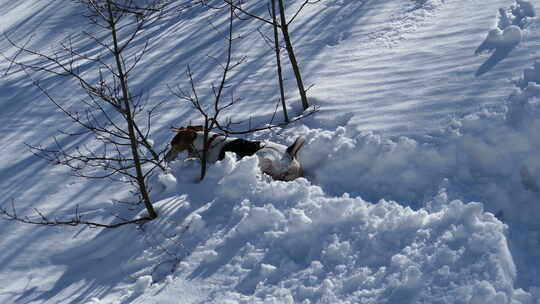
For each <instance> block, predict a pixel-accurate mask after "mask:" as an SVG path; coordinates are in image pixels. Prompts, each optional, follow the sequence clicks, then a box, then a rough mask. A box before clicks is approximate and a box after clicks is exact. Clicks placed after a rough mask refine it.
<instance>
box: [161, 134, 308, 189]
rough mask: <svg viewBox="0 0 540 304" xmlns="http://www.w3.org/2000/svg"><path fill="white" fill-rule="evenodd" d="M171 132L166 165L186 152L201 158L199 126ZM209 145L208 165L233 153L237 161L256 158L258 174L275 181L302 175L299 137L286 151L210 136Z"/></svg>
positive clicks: (201, 142)
mask: <svg viewBox="0 0 540 304" xmlns="http://www.w3.org/2000/svg"><path fill="white" fill-rule="evenodd" d="M172 130H173V131H175V132H177V134H176V135H175V136H174V138H173V139H172V141H171V149H170V150H169V152H168V153H167V154H166V155H165V160H166V161H168V162H170V161H173V160H174V159H176V158H177V156H178V153H180V152H182V151H188V157H192V158H199V159H200V158H202V152H203V149H204V132H203V131H204V128H203V127H202V126H187V127H181V128H173V129H172ZM208 144H209V148H208V153H207V161H208V162H209V163H213V162H216V161H218V160H222V159H223V158H224V157H225V152H233V153H235V154H236V155H237V157H239V158H242V157H245V156H251V155H257V156H258V158H259V166H260V167H261V171H263V172H264V173H266V174H268V175H270V176H271V177H272V178H274V179H276V180H286V181H290V180H293V179H295V178H298V177H300V176H302V175H303V170H302V166H301V164H300V162H299V161H298V159H297V154H298V151H299V150H300V148H301V147H302V146H303V144H304V138H303V137H301V136H300V137H298V138H297V139H296V141H295V142H294V144H292V145H291V146H289V147H285V146H283V145H280V144H276V143H272V142H264V143H263V142H260V141H249V140H245V139H241V138H232V137H227V136H224V135H222V134H218V133H213V132H210V133H209V134H208Z"/></svg>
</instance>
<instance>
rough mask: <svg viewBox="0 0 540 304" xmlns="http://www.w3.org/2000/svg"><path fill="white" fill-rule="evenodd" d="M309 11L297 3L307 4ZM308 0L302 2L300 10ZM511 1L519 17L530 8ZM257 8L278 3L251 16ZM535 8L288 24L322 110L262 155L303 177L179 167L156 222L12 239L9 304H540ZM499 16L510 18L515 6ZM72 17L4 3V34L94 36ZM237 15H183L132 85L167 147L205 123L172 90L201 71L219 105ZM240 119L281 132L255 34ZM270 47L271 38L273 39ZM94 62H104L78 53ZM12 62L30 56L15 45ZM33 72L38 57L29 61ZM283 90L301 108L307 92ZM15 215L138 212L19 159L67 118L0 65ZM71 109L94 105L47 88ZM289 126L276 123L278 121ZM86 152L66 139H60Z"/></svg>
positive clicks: (467, 6)
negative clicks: (288, 150)
mask: <svg viewBox="0 0 540 304" xmlns="http://www.w3.org/2000/svg"><path fill="white" fill-rule="evenodd" d="M292 2H294V3H293V4H292V5H293V7H294V5H298V4H299V3H301V2H302V1H296V2H295V1H292ZM295 3H296V4H295ZM512 5H514V6H515V5H518V9H516V8H515V7H514V9H513V10H512V9H511V6H512ZM247 7H248V8H249V9H250V10H252V11H254V12H258V13H264V12H265V10H266V7H265V6H261V5H260V4H259V2H257V1H248V6H247ZM534 7H537V8H538V7H540V1H538V0H531V1H521V0H520V1H518V3H516V2H514V1H512V0H491V1H470V0H414V1H413V0H323V1H321V2H319V3H317V4H315V5H311V6H307V7H306V10H305V12H304V13H303V14H302V15H300V16H298V18H297V19H296V20H295V21H294V22H293V23H292V24H291V29H292V34H293V39H294V43H295V46H296V48H297V51H298V58H299V61H300V64H301V66H302V70H303V72H304V77H305V81H306V84H307V85H313V87H312V88H310V90H309V91H308V93H309V96H310V98H311V101H312V102H313V103H315V104H317V105H318V106H319V107H320V108H319V111H318V113H316V114H315V115H313V116H311V117H309V118H307V119H305V120H302V121H300V122H298V123H295V124H293V125H291V126H288V127H287V128H284V129H279V130H272V131H265V132H258V133H256V134H253V135H251V136H250V138H252V139H269V140H273V141H276V142H279V143H283V144H291V143H292V142H293V141H294V139H295V138H296V137H297V136H298V135H303V136H304V137H305V138H306V144H305V146H304V148H302V150H301V151H300V160H301V162H302V163H303V165H304V168H305V174H306V178H300V179H297V180H295V181H292V182H282V181H272V180H270V179H269V177H267V176H263V175H261V173H260V171H259V169H258V166H257V162H258V159H257V158H255V157H248V158H244V159H241V160H236V159H235V158H234V157H232V155H228V156H227V157H226V158H225V159H224V160H223V161H221V162H218V163H216V164H215V165H213V166H211V167H210V168H209V172H208V176H207V178H206V179H205V180H204V181H203V182H201V183H196V182H194V181H195V180H196V176H197V173H198V164H197V162H194V161H182V160H178V161H175V162H173V163H171V164H170V166H171V168H170V169H171V170H170V172H169V173H168V174H162V175H160V176H156V177H155V179H154V180H153V181H152V188H153V192H152V197H153V199H154V201H155V206H156V209H157V210H158V213H159V214H160V216H159V217H158V218H157V219H156V220H154V221H152V222H150V223H147V224H145V225H144V226H143V227H142V228H141V227H136V226H130V227H123V228H119V229H115V230H102V229H91V228H85V227H75V228H65V227H63V228H60V227H43V226H28V225H23V224H19V223H15V222H11V221H3V220H2V221H1V224H2V225H0V236H1V237H0V248H1V249H2V250H0V303H94V304H96V303H100V304H103V303H228V304H232V303H351V304H353V303H516V304H517V303H522V304H533V303H534V304H538V303H540V262H539V261H540V221H538V218H539V217H540V201H539V200H538V198H539V193H540V185H539V181H538V177H540V155H539V154H538V151H539V149H540V133H539V132H538V131H537V130H538V128H539V127H540V104H539V100H540V99H539V97H540V58H539V57H540V31H539V30H540V19H537V18H536V16H534V15H536V14H538V13H539V11H538V9H536V11H535V9H534ZM501 8H502V10H501ZM80 9H81V8H80V7H78V6H77V5H76V4H75V3H74V2H68V1H36V0H19V1H10V0H0V20H2V21H1V23H0V31H2V32H3V33H6V34H7V35H8V36H9V37H10V38H11V39H13V40H14V41H17V42H21V43H25V42H26V41H27V39H29V38H31V40H30V42H29V43H28V46H30V47H32V48H36V49H40V50H43V51H47V50H49V49H50V47H52V46H54V45H55V43H58V42H59V41H61V40H62V39H63V38H64V37H65V36H66V35H68V34H76V33H80V32H81V31H82V30H84V29H85V28H86V26H87V23H86V21H85V19H84V18H82V17H81V15H80V14H81V13H80ZM210 22H211V23H212V24H213V25H214V26H215V27H217V28H223V27H224V26H225V24H226V12H222V11H207V10H206V9H203V8H200V7H194V8H192V9H190V10H188V11H186V12H184V13H182V14H175V13H171V14H168V15H166V16H165V18H164V19H162V20H161V21H160V22H159V23H157V24H155V25H153V26H152V27H151V28H149V29H148V30H147V31H146V32H145V33H144V35H143V36H142V37H141V39H140V40H138V41H137V42H136V43H137V44H138V45H142V44H143V43H144V42H145V40H146V39H148V38H149V39H150V42H151V43H150V48H149V52H148V54H147V57H145V59H144V60H143V61H142V62H141V65H142V66H141V68H140V69H139V71H138V73H137V74H135V76H133V78H132V81H133V83H132V89H133V90H135V91H136V92H144V93H145V94H147V96H148V97H149V100H151V101H152V102H158V101H161V100H167V101H168V102H167V103H166V104H165V105H164V107H162V108H161V110H160V113H159V120H156V122H155V129H154V132H153V134H152V138H153V140H154V142H155V143H156V145H157V146H159V147H160V148H163V147H165V146H166V145H167V143H168V142H169V141H170V139H171V136H172V133H171V132H170V131H169V127H170V126H171V125H176V126H179V125H185V124H188V123H190V122H192V123H198V122H200V119H199V118H198V116H197V113H195V111H193V110H192V109H190V108H189V107H187V106H186V105H185V104H182V103H180V102H178V101H177V100H176V97H174V96H173V95H172V93H171V91H170V90H169V88H168V87H170V86H175V85H181V86H187V85H189V83H188V82H187V77H186V75H185V70H186V67H187V65H188V64H190V66H191V68H192V70H193V71H194V72H195V80H196V82H197V83H198V84H199V86H200V88H201V91H200V93H201V100H211V98H210V96H211V94H212V92H211V90H210V87H211V86H210V84H211V82H212V81H214V79H216V76H217V75H218V74H219V72H220V70H219V68H218V66H217V64H216V63H215V61H214V60H212V59H209V57H208V55H210V56H214V57H218V58H219V57H220V56H221V55H223V50H224V43H225V42H224V40H223V39H222V37H221V34H220V33H219V32H216V31H215V30H214V27H213V26H211V25H210ZM238 25H239V26H237V29H238V32H237V33H238V34H241V35H242V39H239V40H237V41H235V56H244V55H245V56H247V60H246V62H245V63H244V64H242V65H240V66H239V67H238V69H237V70H236V71H235V74H234V75H233V78H232V80H231V84H233V85H234V86H235V93H236V94H237V95H238V96H240V97H242V102H241V103H240V104H239V105H236V106H235V107H234V109H233V110H232V111H230V112H229V113H227V115H229V116H230V117H232V118H235V119H239V118H245V117H250V116H251V117H252V118H253V121H254V122H255V123H261V122H265V121H266V120H267V119H268V118H269V117H271V115H272V113H273V110H274V105H275V102H276V101H277V99H278V96H279V91H278V89H277V86H276V85H275V82H276V80H275V66H274V61H273V60H274V59H273V53H272V50H271V49H269V48H268V46H267V45H266V43H265V42H264V40H263V39H262V38H261V36H260V35H259V33H258V31H257V28H258V27H260V26H261V23H260V22H258V21H256V20H252V19H248V20H245V21H238ZM260 30H261V31H262V32H265V33H271V28H269V27H267V26H263V27H261V28H260ZM78 43H79V45H80V46H81V47H82V48H83V49H85V50H87V51H89V52H92V51H93V50H96V49H97V46H96V45H94V44H92V43H90V42H88V41H78ZM0 52H1V53H2V54H4V55H6V56H15V55H16V50H15V49H14V48H13V47H11V46H10V44H9V43H8V42H7V41H6V40H5V39H2V40H1V41H0ZM20 59H28V58H24V56H21V57H20ZM287 72H288V74H287V79H286V85H287V95H288V96H287V97H288V100H289V103H290V104H291V109H290V110H291V111H293V112H295V113H298V106H297V105H296V103H298V100H297V95H296V90H295V88H294V77H293V76H292V75H291V74H290V71H288V70H287ZM0 73H1V75H2V76H1V78H0V104H1V106H2V107H1V111H0V143H1V145H0V151H1V154H2V156H3V157H2V160H1V161H0V193H1V196H0V204H2V206H3V207H6V206H11V203H12V202H14V204H15V205H16V206H17V208H18V210H19V212H20V213H23V214H28V215H33V213H32V209H31V208H33V207H36V208H39V209H40V210H41V211H42V212H44V213H47V214H52V215H54V216H56V217H60V218H61V217H67V218H69V217H70V216H71V215H72V214H73V213H74V212H75V211H74V210H76V209H77V208H78V210H79V212H80V214H82V215H84V216H85V218H89V219H94V220H102V221H113V220H114V217H113V216H112V214H116V213H117V212H122V215H123V216H131V217H135V216H136V215H137V213H139V212H142V210H139V209H136V210H130V211H129V214H128V212H127V211H126V210H125V206H123V205H122V204H117V203H114V199H126V198H127V197H129V192H128V189H124V188H123V187H122V186H121V185H119V184H114V183H109V182H106V181H101V180H97V181H96V180H91V181H89V180H80V179H75V178H72V177H70V176H69V175H68V174H67V173H68V172H67V171H66V169H64V168H61V167H55V166H50V165H49V164H48V163H45V162H44V161H43V160H42V159H39V158H37V157H35V156H33V155H32V154H31V153H30V152H29V151H28V149H27V147H26V146H25V143H30V144H40V143H43V144H47V143H50V142H51V138H52V136H54V135H56V134H58V131H57V130H66V129H69V128H70V123H69V122H68V121H66V119H65V117H64V116H63V115H62V114H61V113H59V112H58V111H57V110H56V108H55V107H54V106H53V105H52V104H51V103H50V102H49V101H48V100H47V99H46V98H44V97H43V96H42V94H41V93H40V92H39V90H38V89H37V88H36V87H34V86H33V85H32V84H31V81H30V80H29V79H28V77H27V75H26V74H25V73H23V72H21V71H20V69H19V68H17V67H13V66H12V67H10V66H9V63H8V62H7V61H6V60H2V61H0ZM33 76H34V77H38V78H39V79H40V81H41V83H42V84H46V85H47V87H49V88H50V91H51V92H52V93H53V94H54V95H55V96H56V97H58V98H62V99H63V100H64V101H65V102H66V103H67V104H77V100H78V99H79V98H80V97H81V96H82V92H80V91H78V90H77V89H76V88H77V87H76V86H72V85H71V83H70V82H69V81H67V80H66V79H65V78H61V77H51V76H47V77H44V76H43V75H40V74H36V75H33ZM278 116H279V115H278ZM87 140H88V139H87V138H85V137H77V138H62V143H63V144H65V145H68V146H69V145H71V146H77V145H79V144H81V143H85V142H86V141H87Z"/></svg>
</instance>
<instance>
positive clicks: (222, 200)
mask: <svg viewBox="0 0 540 304" xmlns="http://www.w3.org/2000/svg"><path fill="white" fill-rule="evenodd" d="M195 167H196V166H193V164H191V163H189V162H188V163H183V164H181V165H178V166H177V167H176V170H174V171H173V172H172V174H174V175H175V176H177V177H178V176H188V175H189V171H190V170H193V169H194V168H195ZM209 176H210V178H208V179H205V180H204V181H202V182H201V183H198V184H194V183H191V184H189V185H185V184H182V183H179V184H178V188H177V189H178V190H179V192H180V193H184V194H185V195H186V196H187V197H189V198H190V199H191V206H190V207H189V208H188V209H189V210H185V209H182V208H180V209H175V210H176V211H174V212H173V213H168V214H165V215H164V216H165V217H166V218H177V219H178V221H179V222H178V226H179V227H180V228H178V229H177V231H179V230H180V229H182V228H181V227H185V226H189V225H191V224H190V223H191V222H192V221H193V218H194V216H195V215H196V217H197V218H199V221H204V222H205V223H206V224H205V225H204V227H202V228H200V229H195V230H193V231H191V230H189V229H186V230H184V232H183V233H182V235H181V236H177V239H176V241H178V242H181V243H182V244H183V245H182V248H178V247H171V248H170V249H169V251H171V250H173V249H175V250H177V251H182V252H183V253H182V254H181V255H183V256H185V259H184V261H183V262H182V263H181V266H180V267H181V271H178V272H177V275H178V276H179V278H178V279H177V280H178V282H183V280H203V279H206V280H208V279H211V280H212V281H214V282H216V284H218V285H219V286H220V287H219V288H217V289H216V290H215V293H214V294H213V295H212V296H210V298H207V299H205V300H204V301H206V302H216V301H217V302H219V299H224V298H226V299H228V300H229V301H232V302H231V303H360V302H362V303H382V302H395V301H398V300H399V299H401V300H403V301H406V302H408V303H414V302H430V303H434V302H437V301H439V302H443V301H445V299H448V297H451V298H456V299H457V298H460V299H463V300H464V301H465V302H469V301H472V302H471V303H473V302H474V301H476V300H475V299H476V297H478V296H475V295H477V294H481V295H483V298H482V299H489V300H491V301H495V302H496V303H506V302H507V301H508V299H510V298H511V297H512V295H513V292H514V291H513V287H512V286H513V284H514V280H515V277H516V270H515V266H514V263H513V261H512V256H511V254H510V252H509V250H508V245H507V241H506V236H505V235H506V233H507V228H506V226H505V225H504V224H503V223H501V222H500V221H499V220H498V219H497V218H495V216H493V214H490V213H485V212H484V210H483V206H482V204H481V203H470V204H464V203H463V202H461V201H459V200H450V199H449V198H448V194H447V191H446V189H444V188H441V189H440V190H439V193H438V194H437V195H436V196H435V197H434V198H433V199H432V200H430V201H429V202H428V203H427V204H426V207H425V208H421V209H419V210H416V211H415V210H413V209H411V208H409V207H404V206H402V205H400V204H398V203H396V202H392V201H387V200H381V201H379V202H378V203H376V204H372V203H369V202H366V201H364V200H363V199H361V198H360V197H351V196H350V195H349V194H343V195H341V196H335V197H333V196H328V195H327V194H325V192H324V191H323V189H321V188H320V187H319V186H315V185H311V184H310V182H309V181H308V180H306V179H304V178H300V179H297V180H295V181H292V182H281V181H273V180H271V179H268V178H266V177H265V176H263V175H261V174H260V171H259V170H258V166H257V162H256V158H246V159H242V160H239V161H237V160H235V159H234V158H233V157H232V156H231V155H228V156H227V157H226V159H224V160H223V161H221V162H218V163H216V165H215V166H212V167H210V168H209ZM188 179H189V178H188ZM197 188H200V189H202V188H204V189H206V192H207V194H208V195H209V196H208V197H212V200H211V201H207V200H206V199H205V197H203V196H201V195H200V193H201V191H200V189H197ZM218 193H219V194H222V195H215V194H218ZM159 204H160V206H159V208H160V210H172V208H170V205H171V204H175V203H174V201H173V200H163V201H161V202H160V203H159ZM181 215H183V217H184V220H182V219H181V218H182V216H181ZM159 221H160V219H159V218H158V219H157V220H156V222H155V223H154V222H152V223H149V224H148V226H147V227H146V229H147V230H148V229H159V230H162V229H163V227H161V226H162V225H161V224H160V223H158V222H159ZM150 226H151V227H153V228H151V227H150ZM169 234H170V231H169ZM164 243H165V242H164ZM209 253H211V254H209ZM172 284H175V283H172ZM178 284H180V283H178ZM170 292H172V291H170ZM177 292H179V293H181V291H177ZM201 303H202V302H201Z"/></svg>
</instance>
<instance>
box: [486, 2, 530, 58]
mask: <svg viewBox="0 0 540 304" xmlns="http://www.w3.org/2000/svg"><path fill="white" fill-rule="evenodd" d="M534 16H536V12H535V9H534V6H533V5H532V3H530V2H529V1H524V0H516V3H515V5H512V6H510V7H509V8H508V9H504V8H501V9H499V16H498V21H497V27H496V28H495V29H492V30H490V31H489V32H488V35H487V37H486V38H485V39H484V41H483V42H482V44H481V45H480V46H479V47H478V48H477V49H476V51H475V54H480V53H482V52H490V51H493V50H499V51H503V52H504V51H506V50H510V49H512V48H514V47H516V46H517V45H518V44H519V43H520V42H521V40H522V38H523V33H522V30H523V29H525V28H526V27H527V25H528V24H529V19H530V18H532V17H534Z"/></svg>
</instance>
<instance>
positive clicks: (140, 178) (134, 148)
mask: <svg viewBox="0 0 540 304" xmlns="http://www.w3.org/2000/svg"><path fill="white" fill-rule="evenodd" d="M107 9H108V12H109V17H110V26H111V33H112V37H113V47H114V57H115V60H116V66H117V68H118V76H119V78H120V86H121V88H122V100H123V102H124V106H125V109H124V111H125V113H124V114H125V116H126V121H127V124H128V134H129V140H130V146H131V153H132V154H133V162H134V163H135V172H136V174H137V179H136V180H137V184H138V186H139V191H140V192H141V196H142V200H143V203H144V205H145V207H146V210H147V211H148V216H149V217H150V218H151V219H155V218H156V217H157V213H156V211H155V210H154V207H153V206H152V202H151V201H150V196H149V194H148V190H147V188H146V182H145V179H144V174H143V172H142V166H141V159H140V156H139V150H138V141H137V135H136V133H135V127H134V124H133V113H132V111H131V104H130V96H129V90H128V84H127V79H126V75H125V73H124V69H123V65H122V60H121V58H120V52H121V51H120V49H119V47H118V37H117V36H116V21H115V20H114V14H113V12H112V8H111V1H110V0H108V1H107Z"/></svg>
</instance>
